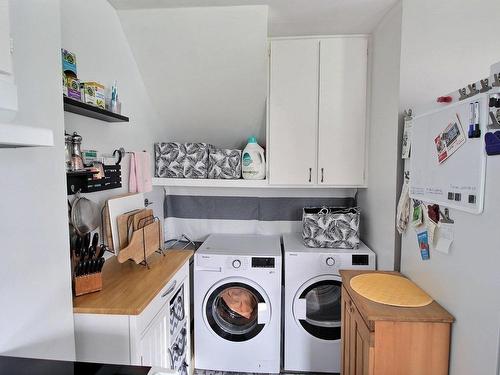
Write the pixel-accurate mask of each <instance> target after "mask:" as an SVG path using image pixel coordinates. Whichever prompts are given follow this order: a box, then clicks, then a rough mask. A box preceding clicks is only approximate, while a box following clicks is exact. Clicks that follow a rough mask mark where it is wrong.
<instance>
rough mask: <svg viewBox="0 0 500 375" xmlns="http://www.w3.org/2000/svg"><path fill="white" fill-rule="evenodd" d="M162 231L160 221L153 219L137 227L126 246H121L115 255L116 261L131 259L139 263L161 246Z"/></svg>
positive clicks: (121, 261) (122, 261)
mask: <svg viewBox="0 0 500 375" xmlns="http://www.w3.org/2000/svg"><path fill="white" fill-rule="evenodd" d="M161 241H162V231H161V225H160V221H159V220H157V221H154V222H152V223H150V224H148V225H146V226H145V227H143V228H138V229H137V230H135V231H134V233H133V234H132V237H131V239H130V241H129V244H128V246H127V247H125V248H122V249H121V250H120V252H119V253H118V255H117V259H118V262H120V263H124V262H126V261H127V260H128V259H132V260H133V261H134V262H135V263H137V264H139V263H141V262H142V261H143V260H144V257H146V259H147V258H148V257H149V256H150V255H151V254H153V253H154V252H155V251H157V250H159V249H160V248H161Z"/></svg>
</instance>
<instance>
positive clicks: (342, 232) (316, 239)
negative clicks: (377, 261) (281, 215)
mask: <svg viewBox="0 0 500 375" xmlns="http://www.w3.org/2000/svg"><path fill="white" fill-rule="evenodd" d="M359 215H360V212H359V208H358V207H352V208H345V207H306V208H304V210H303V214H302V239H303V241H304V244H305V245H306V246H308V247H330V248H337V249H357V248H358V246H359Z"/></svg>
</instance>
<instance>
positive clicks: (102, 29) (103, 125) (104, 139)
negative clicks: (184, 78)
mask: <svg viewBox="0 0 500 375" xmlns="http://www.w3.org/2000/svg"><path fill="white" fill-rule="evenodd" d="M89 22H90V24H92V25H93V26H94V27H95V31H91V30H90V29H87V28H86V27H83V26H82V25H89V26H90V24H89ZM61 32H62V42H61V47H62V48H65V49H67V50H69V51H72V52H74V53H75V54H76V59H77V73H78V78H80V80H83V81H97V82H101V83H102V84H104V85H105V86H107V87H111V85H112V84H113V82H114V81H115V80H117V82H118V92H119V98H120V101H121V102H122V114H124V115H125V116H128V117H129V118H130V122H128V123H107V122H103V121H99V120H94V119H90V118H88V117H83V116H79V115H76V114H73V113H69V112H65V114H64V122H65V128H66V131H67V132H68V133H70V134H71V133H73V132H74V131H77V132H78V133H79V134H80V135H81V136H82V137H83V142H82V148H83V149H94V150H97V151H99V152H102V153H112V152H113V150H114V149H117V148H120V147H124V148H125V150H126V151H142V150H146V151H148V152H149V153H150V155H151V166H150V168H151V173H153V162H154V152H153V143H154V142H155V141H156V140H157V139H158V137H157V135H156V133H155V131H156V130H157V129H158V127H159V126H160V121H159V117H158V113H157V111H156V110H155V108H153V106H152V104H151V101H150V97H149V93H148V92H147V91H146V88H145V86H144V83H143V80H142V77H141V74H140V72H139V69H138V67H137V64H136V63H135V59H134V56H133V55H132V51H131V50H130V46H129V44H128V41H127V38H126V37H125V34H124V32H123V29H122V26H121V24H120V20H119V18H118V15H117V13H116V11H115V9H114V8H113V7H112V6H111V5H110V4H109V3H108V2H107V1H103V0H90V1H78V0H64V1H62V2H61ZM128 169H129V158H128V156H127V158H125V159H124V161H123V162H122V180H123V181H122V184H123V188H121V189H113V190H108V191H104V192H97V193H92V194H87V195H86V196H87V197H88V198H89V199H92V200H94V201H96V202H97V203H99V204H100V205H102V204H104V201H105V200H106V199H108V198H110V197H112V196H116V195H118V194H122V193H125V192H127V191H128ZM146 196H147V197H148V198H149V199H150V200H152V201H154V202H155V203H156V204H155V206H154V207H153V208H154V210H155V213H156V214H157V215H160V217H162V216H163V215H162V189H160V188H155V189H154V192H152V193H150V194H146Z"/></svg>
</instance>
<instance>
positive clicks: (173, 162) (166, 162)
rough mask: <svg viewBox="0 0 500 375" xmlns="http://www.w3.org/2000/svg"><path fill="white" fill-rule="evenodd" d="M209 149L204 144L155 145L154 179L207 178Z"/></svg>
mask: <svg viewBox="0 0 500 375" xmlns="http://www.w3.org/2000/svg"><path fill="white" fill-rule="evenodd" d="M209 147H210V145H208V144H206V143H178V142H163V143H156V144H155V166H156V171H155V174H156V177H166V178H207V175H208V149H209Z"/></svg>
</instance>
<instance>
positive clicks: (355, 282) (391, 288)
mask: <svg viewBox="0 0 500 375" xmlns="http://www.w3.org/2000/svg"><path fill="white" fill-rule="evenodd" d="M351 288H352V289H353V290H354V291H355V292H357V293H359V294H360V295H362V296H363V297H365V298H368V299H369V300H371V301H374V302H378V303H383V304H385V305H391V306H398V307H422V306H426V305H428V304H430V303H431V302H432V301H433V299H432V298H431V297H430V296H429V295H428V294H427V293H425V292H424V291H423V290H422V289H420V288H419V287H418V286H417V285H415V284H414V283H413V282H412V281H411V280H408V279H407V278H405V277H401V276H396V275H388V274H384V273H366V274H362V275H358V276H355V277H353V278H352V279H351Z"/></svg>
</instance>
